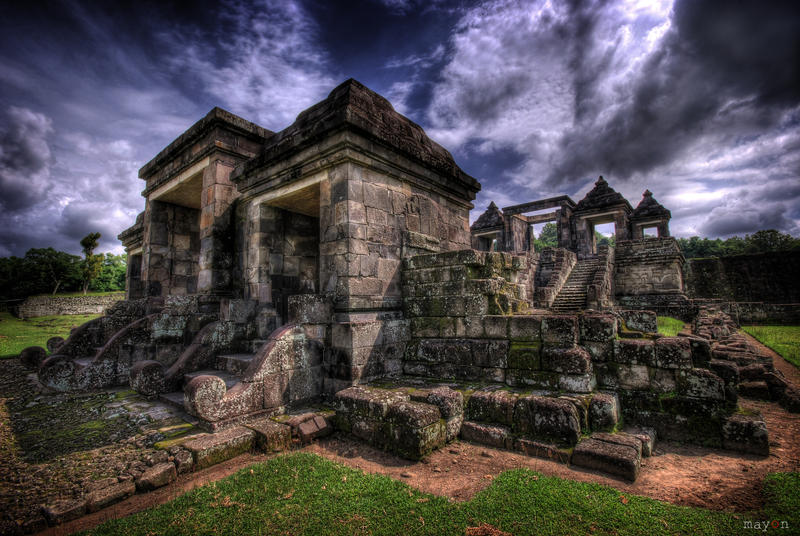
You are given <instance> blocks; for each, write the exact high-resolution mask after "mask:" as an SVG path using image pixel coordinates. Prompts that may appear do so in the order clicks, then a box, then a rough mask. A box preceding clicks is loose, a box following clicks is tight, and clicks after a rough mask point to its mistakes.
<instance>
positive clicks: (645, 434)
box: [624, 428, 656, 457]
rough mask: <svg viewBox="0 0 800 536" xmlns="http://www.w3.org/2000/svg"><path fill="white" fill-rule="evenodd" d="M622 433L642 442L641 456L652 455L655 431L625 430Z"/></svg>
mask: <svg viewBox="0 0 800 536" xmlns="http://www.w3.org/2000/svg"><path fill="white" fill-rule="evenodd" d="M624 433H625V434H628V435H630V436H633V437H635V438H637V439H638V440H639V441H641V442H642V456H644V457H648V456H652V455H653V449H654V448H655V446H656V431H655V430H654V429H653V428H626V429H625V430H624Z"/></svg>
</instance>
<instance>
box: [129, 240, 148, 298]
mask: <svg viewBox="0 0 800 536" xmlns="http://www.w3.org/2000/svg"><path fill="white" fill-rule="evenodd" d="M125 280H126V282H127V283H128V287H127V288H126V289H125V291H126V293H125V299H126V300H135V299H138V298H143V297H144V296H145V292H144V290H145V289H144V288H143V285H142V250H141V249H140V250H138V252H136V253H128V267H127V274H126V277H125Z"/></svg>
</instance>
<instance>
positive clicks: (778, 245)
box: [744, 229, 797, 253]
mask: <svg viewBox="0 0 800 536" xmlns="http://www.w3.org/2000/svg"><path fill="white" fill-rule="evenodd" d="M744 242H745V243H746V251H747V252H748V253H758V252H764V251H786V250H789V249H792V246H794V245H796V242H797V239H795V238H794V237H792V235H788V234H783V233H781V232H779V231H776V230H775V229H766V230H763V231H757V232H755V233H753V234H752V235H747V236H745V237H744Z"/></svg>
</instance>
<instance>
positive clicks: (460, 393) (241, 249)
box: [22, 80, 798, 480]
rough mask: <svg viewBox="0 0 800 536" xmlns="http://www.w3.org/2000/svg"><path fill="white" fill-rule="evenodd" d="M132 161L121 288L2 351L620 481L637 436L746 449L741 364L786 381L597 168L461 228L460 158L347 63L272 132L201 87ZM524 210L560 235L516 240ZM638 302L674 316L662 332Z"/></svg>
mask: <svg viewBox="0 0 800 536" xmlns="http://www.w3.org/2000/svg"><path fill="white" fill-rule="evenodd" d="M139 176H140V178H141V179H142V180H144V181H145V188H144V191H143V192H142V195H143V196H144V197H145V200H146V202H145V210H144V212H143V213H142V214H140V215H139V216H138V217H137V219H136V223H135V224H134V225H133V226H132V227H130V228H129V229H127V230H125V231H124V232H122V233H121V234H120V235H119V239H120V240H121V241H122V243H123V244H124V246H125V248H126V250H127V252H128V259H129V262H128V274H127V296H126V300H125V301H123V302H120V303H118V304H117V305H115V306H113V307H111V308H110V309H109V310H108V312H107V314H106V315H105V316H103V317H100V318H98V319H96V320H93V321H91V322H88V323H87V324H84V325H83V326H80V327H79V328H77V329H76V330H74V331H73V333H72V334H71V335H70V337H69V338H68V339H67V340H66V341H64V342H63V343H61V344H60V345H58V346H57V347H54V348H52V350H53V354H52V355H50V356H49V357H45V353H44V351H36V350H34V349H29V350H26V352H24V353H23V356H22V357H23V360H24V361H25V362H27V363H29V364H30V365H31V366H35V367H38V378H39V381H40V382H41V383H42V384H43V385H45V386H47V387H49V388H51V389H54V390H59V391H81V390H89V389H100V388H108V387H111V386H119V385H130V386H131V387H133V388H134V389H135V390H136V391H138V392H139V393H142V394H143V395H146V396H148V397H153V398H160V399H161V400H163V401H165V402H168V403H172V404H175V405H177V406H180V407H182V408H184V409H185V411H186V412H188V413H189V414H191V415H193V416H195V417H196V418H197V419H198V420H199V422H200V423H201V425H202V426H203V427H205V428H206V429H207V430H209V431H211V432H219V433H220V434H227V435H230V436H232V437H233V436H236V434H237V433H238V432H236V430H240V429H244V428H245V427H247V426H249V428H248V430H254V431H255V432H256V433H261V434H262V435H264V434H268V433H271V432H268V430H272V429H273V428H274V426H276V424H275V422H276V421H275V419H273V420H270V418H275V417H276V416H279V415H281V414H284V413H285V412H287V411H290V410H291V409H292V408H297V407H309V405H310V404H325V405H326V407H328V408H331V409H332V410H333V412H334V413H331V412H330V411H328V412H327V413H324V419H325V422H330V423H333V424H334V425H335V426H336V428H337V429H339V430H341V431H342V432H345V433H349V434H352V435H353V436H355V437H357V438H360V439H362V440H364V441H366V442H369V443H371V444H373V445H376V446H378V447H380V448H384V449H387V450H390V451H393V452H396V453H397V454H399V455H401V456H404V457H407V458H412V459H416V458H420V457H423V456H425V455H426V454H427V453H429V452H431V451H432V450H433V449H436V448H439V447H441V446H442V445H444V444H445V443H446V442H448V441H451V440H453V439H455V438H456V437H461V438H463V439H466V440H469V441H475V442H478V443H483V444H487V445H491V446H495V447H499V448H506V449H513V450H517V451H520V452H523V453H526V454H529V455H533V456H544V457H549V458H553V459H557V460H561V461H564V462H569V463H572V464H574V465H577V466H583V467H588V468H593V469H598V470H603V471H606V472H609V473H611V474H615V475H618V476H621V477H624V478H628V479H631V480H633V479H635V478H636V476H637V474H638V470H639V465H640V463H641V457H642V456H647V455H649V454H650V452H651V451H652V448H653V442H654V440H655V439H656V437H659V438H664V439H673V440H681V441H691V442H697V443H702V444H706V445H711V446H717V447H723V448H728V449H733V450H738V451H742V452H750V453H757V454H761V455H766V454H767V453H768V450H769V442H768V436H767V429H766V426H765V423H764V421H763V420H762V419H761V418H760V417H759V416H758V415H751V414H746V413H745V412H741V411H738V405H737V397H738V395H739V393H740V392H741V390H742V386H744V385H745V384H750V387H749V389H750V390H751V391H758V390H759V389H761V391H762V392H764V393H766V394H765V395H764V396H766V397H771V398H773V399H778V400H782V401H784V402H785V403H786V404H787V405H789V406H791V404H792V403H794V402H793V401H796V400H797V399H798V398H797V393H796V392H795V391H794V388H793V387H791V386H790V385H788V384H787V383H786V382H785V381H784V380H783V379H782V377H781V376H780V374H777V373H775V372H774V371H773V368H772V363H771V361H770V359H769V358H767V357H764V356H762V355H760V354H759V353H758V352H757V351H755V350H754V349H753V348H752V347H750V346H749V345H748V344H747V342H746V340H744V339H743V338H741V337H740V336H738V335H737V334H736V329H735V326H734V325H732V323H731V321H730V318H729V317H727V316H726V315H724V314H722V313H720V312H718V311H714V310H711V309H705V308H699V307H698V306H697V305H696V304H693V303H692V302H691V301H690V300H688V299H687V298H686V296H685V294H684V293H683V279H682V266H683V262H684V259H683V257H682V255H681V253H680V249H679V248H678V246H677V244H676V241H675V240H674V239H673V238H670V237H669V229H668V223H669V219H670V213H669V211H668V210H666V209H665V208H664V207H662V206H661V205H660V204H658V202H657V201H655V199H654V198H653V197H652V194H650V192H645V194H644V198H643V199H642V201H641V203H640V204H639V205H638V207H637V208H636V209H633V208H632V207H631V205H630V204H629V203H628V201H626V200H625V199H624V198H623V197H622V196H621V195H620V194H619V193H617V192H615V191H614V190H613V189H612V188H611V187H609V186H608V184H607V183H606V182H605V180H603V179H602V177H601V178H600V180H598V181H597V183H596V184H595V188H594V189H593V190H592V191H591V192H589V194H587V195H586V197H585V198H584V199H582V200H581V201H580V202H578V203H575V202H574V201H572V200H571V199H570V198H569V197H567V196H561V197H557V198H551V199H545V200H540V201H534V202H532V203H526V204H523V205H516V206H512V207H506V208H504V209H503V210H502V211H501V210H500V209H499V208H498V207H497V206H495V205H494V203H492V204H491V205H490V206H489V208H488V209H487V211H486V212H485V213H484V214H483V215H482V216H481V217H480V218H478V220H477V221H476V222H475V223H474V224H473V225H472V227H471V228H470V225H469V211H470V209H471V208H473V205H472V200H474V198H475V195H476V193H477V192H478V191H479V189H480V184H479V183H478V181H477V180H475V179H474V178H472V177H470V176H469V175H467V174H466V173H464V172H463V171H462V170H461V169H460V168H459V167H458V166H457V165H456V163H455V162H454V160H453V158H452V156H451V155H450V153H448V152H447V151H446V150H445V149H444V148H442V147H441V146H440V145H438V144H437V143H435V142H434V141H432V140H431V139H430V138H428V136H427V135H426V134H425V132H424V131H423V130H422V128H420V127H419V126H418V125H416V124H415V123H413V122H411V121H410V120H408V119H407V118H405V117H403V116H402V115H400V114H399V113H397V112H396V111H395V110H394V109H393V108H392V106H391V104H390V103H389V102H388V101H387V100H386V99H384V98H383V97H381V96H380V95H378V94H376V93H374V92H372V91H370V90H369V89H368V88H366V87H364V86H363V85H362V84H360V83H358V82H356V81H355V80H348V81H347V82H345V83H343V84H342V85H340V86H338V87H337V88H335V89H334V90H333V91H332V92H331V93H330V95H329V96H328V97H327V98H326V99H325V100H323V101H322V102H320V103H318V104H316V105H314V106H312V107H311V108H309V109H308V110H305V111H304V112H302V113H301V114H300V115H298V117H297V119H296V121H295V122H294V123H293V124H292V125H290V126H289V127H287V128H286V129H284V130H282V131H280V132H277V133H274V132H270V131H269V130H266V129H264V128H262V127H259V126H258V125H255V124H253V123H251V122H249V121H246V120H244V119H242V118H240V117H237V116H235V115H233V114H231V113H229V112H226V111H224V110H221V109H219V108H214V109H213V110H211V112H209V113H208V115H206V116H205V117H204V118H203V119H201V120H200V121H199V122H197V123H196V124H195V125H193V126H192V127H191V128H189V129H188V130H187V131H186V132H185V133H183V134H182V135H181V136H179V137H178V138H177V139H176V140H175V141H173V142H172V143H171V144H169V145H168V146H167V147H166V148H165V149H164V150H163V151H161V152H160V153H159V154H158V155H157V156H156V157H155V158H154V159H153V160H151V161H150V162H148V163H147V164H145V165H144V167H142V169H141V170H140V172H139ZM550 208H553V209H555V210H553V211H552V212H550V213H546V214H544V215H533V216H525V213H526V212H536V211H541V210H546V209H550ZM544 221H555V222H556V225H557V228H558V240H559V247H558V248H548V249H545V250H544V251H541V252H537V251H534V249H533V246H532V244H533V240H532V238H531V230H530V229H531V225H532V224H535V223H541V222H544ZM612 221H613V222H614V223H615V226H616V246H615V247H609V246H599V247H598V246H597V244H596V243H595V240H594V226H595V225H598V224H600V223H605V222H612ZM650 227H655V228H656V229H657V230H658V237H655V238H647V237H644V236H643V229H647V228H650ZM653 311H662V312H670V313H672V314H675V315H677V316H680V317H682V318H683V319H684V320H686V321H691V326H692V328H691V329H688V328H687V329H686V331H684V332H682V333H681V334H680V335H679V336H677V337H664V336H660V335H659V334H658V333H657V327H656V316H655V313H654V312H653ZM742 382H744V383H742ZM756 384H757V385H756ZM762 385H763V387H762ZM313 422H316V423H317V424H316V425H315V426H316V429H321V428H323V427H324V423H320V422H319V421H316V420H315V421H313ZM623 422H624V427H623ZM308 426H309V425H308V424H306V428H308ZM265 430H266V431H265ZM306 432H308V430H306ZM248 433H253V432H248ZM283 433H284V432H280V434H283ZM308 433H311V432H308ZM281 437H283V436H281Z"/></svg>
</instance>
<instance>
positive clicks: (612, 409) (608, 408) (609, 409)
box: [589, 393, 619, 431]
mask: <svg viewBox="0 0 800 536" xmlns="http://www.w3.org/2000/svg"><path fill="white" fill-rule="evenodd" d="M617 422H619V400H618V399H617V395H616V394H615V393H597V394H595V395H594V396H592V400H591V402H589V427H590V428H591V429H592V430H597V431H601V430H613V429H614V427H615V426H616V425H617Z"/></svg>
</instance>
